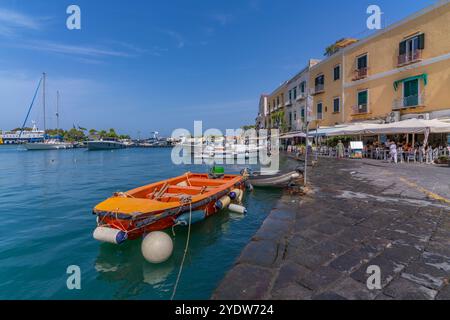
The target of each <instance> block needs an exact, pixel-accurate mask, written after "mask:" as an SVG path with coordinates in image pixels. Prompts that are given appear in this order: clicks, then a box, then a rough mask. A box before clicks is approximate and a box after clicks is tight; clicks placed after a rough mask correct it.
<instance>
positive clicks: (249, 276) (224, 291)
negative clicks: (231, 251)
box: [212, 264, 273, 300]
mask: <svg viewBox="0 0 450 320" xmlns="http://www.w3.org/2000/svg"><path fill="white" fill-rule="evenodd" d="M272 278H273V272H272V271H270V270H267V269H263V268H260V267H256V266H250V265H246V264H238V265H236V266H235V267H234V268H233V269H231V271H230V272H228V273H227V275H226V276H225V278H224V279H223V280H222V282H221V283H220V285H219V287H218V288H217V289H216V291H215V293H214V294H213V297H212V299H214V300H264V299H265V298H266V297H267V296H268V293H269V287H270V283H271V280H272Z"/></svg>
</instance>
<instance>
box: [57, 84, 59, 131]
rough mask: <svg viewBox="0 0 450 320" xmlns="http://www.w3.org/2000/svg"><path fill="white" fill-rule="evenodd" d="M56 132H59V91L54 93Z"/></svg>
mask: <svg viewBox="0 0 450 320" xmlns="http://www.w3.org/2000/svg"><path fill="white" fill-rule="evenodd" d="M56 131H57V132H58V131H59V91H56Z"/></svg>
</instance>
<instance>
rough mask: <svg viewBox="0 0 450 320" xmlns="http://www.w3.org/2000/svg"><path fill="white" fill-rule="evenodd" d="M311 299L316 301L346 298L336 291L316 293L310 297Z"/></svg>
mask: <svg viewBox="0 0 450 320" xmlns="http://www.w3.org/2000/svg"><path fill="white" fill-rule="evenodd" d="M312 300H318V301H338V300H347V299H346V298H344V297H343V296H341V295H339V294H337V293H336V292H330V291H327V292H323V293H321V294H318V295H316V296H314V297H313V298H312Z"/></svg>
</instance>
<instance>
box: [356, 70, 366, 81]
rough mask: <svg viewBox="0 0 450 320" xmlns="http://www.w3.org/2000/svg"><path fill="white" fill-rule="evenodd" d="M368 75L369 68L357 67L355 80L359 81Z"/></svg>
mask: <svg viewBox="0 0 450 320" xmlns="http://www.w3.org/2000/svg"><path fill="white" fill-rule="evenodd" d="M367 75H368V68H361V69H356V70H355V74H354V76H353V81H358V80H361V79H364V78H366V77H367Z"/></svg>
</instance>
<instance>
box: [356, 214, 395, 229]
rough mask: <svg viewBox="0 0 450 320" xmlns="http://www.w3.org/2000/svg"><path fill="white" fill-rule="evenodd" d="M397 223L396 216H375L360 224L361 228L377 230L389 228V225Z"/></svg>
mask: <svg viewBox="0 0 450 320" xmlns="http://www.w3.org/2000/svg"><path fill="white" fill-rule="evenodd" d="M394 221H395V217H394V216H389V215H387V214H382V213H379V214H373V215H372V216H371V217H369V218H367V219H366V220H364V221H363V222H361V223H360V224H359V226H361V227H366V228H369V229H372V230H377V229H380V228H385V227H388V226H389V224H391V223H392V222H394Z"/></svg>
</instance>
